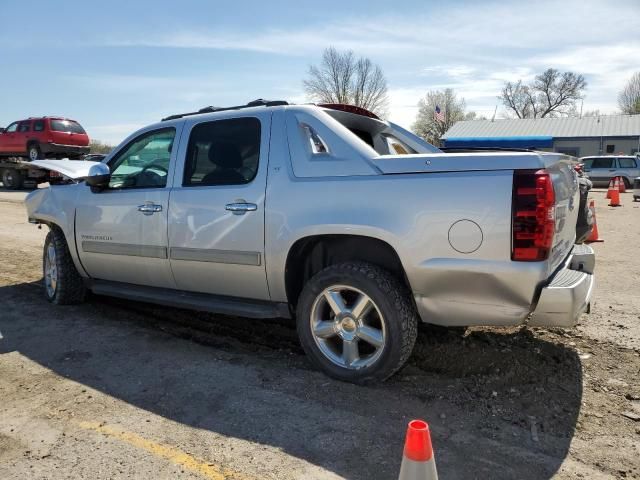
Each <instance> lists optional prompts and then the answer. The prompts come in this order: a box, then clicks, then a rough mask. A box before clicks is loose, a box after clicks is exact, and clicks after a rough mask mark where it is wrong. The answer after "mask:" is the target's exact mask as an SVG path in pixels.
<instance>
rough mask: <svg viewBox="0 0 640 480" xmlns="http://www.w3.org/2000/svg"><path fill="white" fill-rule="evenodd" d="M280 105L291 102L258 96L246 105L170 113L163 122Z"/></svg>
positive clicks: (211, 107) (210, 107)
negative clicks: (206, 114)
mask: <svg viewBox="0 0 640 480" xmlns="http://www.w3.org/2000/svg"><path fill="white" fill-rule="evenodd" d="M279 105H289V102H286V101H285V100H264V99H262V98H258V99H257V100H253V101H252V102H249V103H247V104H246V105H236V106H234V107H214V106H209V107H203V108H201V109H200V110H198V111H197V112H187V113H177V114H175V115H169V116H168V117H165V118H163V119H162V121H163V122H166V121H167V120H175V119H177V118H182V117H189V116H191V115H200V114H201V113H213V112H224V111H226V110H241V109H243V108H251V107H277V106H279Z"/></svg>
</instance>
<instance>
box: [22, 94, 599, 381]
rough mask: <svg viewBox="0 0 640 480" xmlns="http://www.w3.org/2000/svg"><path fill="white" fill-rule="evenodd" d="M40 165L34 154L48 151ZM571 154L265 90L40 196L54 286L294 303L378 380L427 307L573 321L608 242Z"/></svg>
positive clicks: (164, 125)
mask: <svg viewBox="0 0 640 480" xmlns="http://www.w3.org/2000/svg"><path fill="white" fill-rule="evenodd" d="M34 163H36V162H34ZM574 163H575V162H574V161H573V160H572V158H570V157H567V156H565V155H561V154H556V153H542V152H481V153H444V152H442V151H440V150H438V149H437V148H435V147H433V146H432V145H430V144H428V143H426V142H425V141H423V140H422V139H420V138H419V137H417V136H415V135H414V134H412V133H410V132H408V131H406V130H404V129H402V128H401V127H399V126H397V125H394V124H393V123H391V122H386V121H382V120H380V119H378V118H377V117H375V115H373V114H371V113H369V112H367V111H365V110H362V109H358V108H355V107H349V106H344V105H289V104H286V102H266V101H256V102H252V103H251V104H249V105H247V106H243V107H233V108H227V109H220V108H213V107H209V108H205V109H203V110H201V111H199V112H194V113H187V114H182V115H174V116H171V117H168V118H166V119H164V120H163V121H161V122H160V123H156V124H154V125H150V126H148V127H146V128H143V129H142V130H140V131H138V132H136V133H134V134H133V135H131V136H130V137H129V138H127V139H126V140H125V141H124V142H123V143H122V144H121V145H120V146H119V147H118V148H116V149H115V150H114V151H113V152H112V153H111V154H110V155H109V156H107V158H105V159H104V161H103V162H102V163H95V162H77V161H76V162H74V161H60V160H51V161H48V160H40V161H37V165H38V166H39V167H40V168H44V169H49V170H55V171H57V172H59V173H61V174H62V175H64V178H66V179H68V181H66V182H63V183H62V184H59V185H52V186H50V187H49V188H46V189H39V190H36V191H33V192H32V193H30V194H29V196H28V197H27V200H26V205H27V209H28V215H29V219H30V221H31V222H33V223H41V224H46V225H48V226H49V227H50V232H49V234H48V236H47V239H46V242H45V245H44V256H43V268H44V278H45V286H46V288H45V293H46V296H47V298H48V299H49V301H51V302H52V303H55V304H69V303H76V302H80V301H82V300H83V299H84V298H85V292H86V291H87V289H89V290H92V291H93V292H95V293H97V294H103V295H111V296H116V297H120V298H123V299H128V300H136V301H145V302H154V303H159V304H165V305H171V306H177V307H183V308H192V309H197V310H202V311H210V312H216V313H222V314H228V315H240V316H246V317H255V318H267V317H291V318H295V319H296V322H297V328H298V333H299V337H300V341H301V343H302V346H303V347H304V349H305V351H306V352H307V354H308V356H309V358H310V359H311V360H312V361H313V363H314V364H315V365H317V366H318V367H319V368H320V369H322V370H323V371H325V372H326V373H327V374H329V375H331V376H333V377H335V378H338V379H342V380H346V381H352V382H360V383H361V382H366V381H371V380H381V379H385V378H387V377H389V376H390V375H392V374H393V373H394V372H395V371H396V370H398V369H399V368H400V367H401V366H402V365H403V364H404V363H405V362H406V360H407V358H408V357H409V355H410V353H411V350H412V348H413V345H414V342H415V339H416V335H417V326H418V322H420V321H423V322H428V323H432V324H438V325H445V326H468V325H498V326H506V325H521V324H529V325H546V326H561V327H569V326H572V325H573V324H574V323H575V321H576V319H577V318H578V316H579V315H580V314H581V313H582V312H584V311H585V310H586V309H587V308H588V305H589V301H590V297H591V293H592V289H593V279H594V276H593V269H594V263H595V258H594V254H593V251H592V250H591V249H590V248H589V247H587V246H582V245H574V240H575V236H576V231H575V227H576V218H577V214H578V204H579V190H578V182H577V177H576V172H575V171H574V168H573V167H574Z"/></svg>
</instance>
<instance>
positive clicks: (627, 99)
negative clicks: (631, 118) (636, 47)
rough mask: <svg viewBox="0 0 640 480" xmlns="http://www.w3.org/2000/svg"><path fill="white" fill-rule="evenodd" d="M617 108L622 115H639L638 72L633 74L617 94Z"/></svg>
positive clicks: (639, 92) (639, 81)
mask: <svg viewBox="0 0 640 480" xmlns="http://www.w3.org/2000/svg"><path fill="white" fill-rule="evenodd" d="M618 106H619V107H620V110H622V113H627V114H630V115H633V114H636V113H640V72H636V73H634V74H633V75H632V76H631V78H630V79H629V81H628V82H627V84H626V85H625V87H624V88H623V89H622V90H621V91H620V93H619V94H618Z"/></svg>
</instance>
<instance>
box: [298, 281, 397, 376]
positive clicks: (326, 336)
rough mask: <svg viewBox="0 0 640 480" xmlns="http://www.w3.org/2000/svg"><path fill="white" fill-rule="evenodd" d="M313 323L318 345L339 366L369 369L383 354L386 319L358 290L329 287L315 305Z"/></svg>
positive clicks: (365, 295)
mask: <svg viewBox="0 0 640 480" xmlns="http://www.w3.org/2000/svg"><path fill="white" fill-rule="evenodd" d="M310 321H311V333H312V335H313V339H314V340H315V342H316V345H318V348H319V349H320V351H321V352H322V354H323V355H324V356H325V357H327V358H328V359H329V360H330V361H331V362H333V363H335V364H336V365H338V366H340V367H343V368H348V369H351V370H357V369H359V368H364V367H368V366H369V365H372V364H374V363H375V362H376V361H377V360H378V359H379V358H380V355H382V352H383V350H384V346H385V340H386V328H385V319H384V317H383V316H382V314H381V313H380V310H379V309H378V307H377V306H376V304H375V303H374V302H373V300H372V299H371V298H370V297H369V296H368V295H367V294H365V293H364V292H362V291H361V290H358V289H357V288H354V287H348V286H345V285H333V286H330V287H328V288H326V289H325V290H324V291H323V292H322V293H320V295H318V297H317V298H316V300H315V301H314V303H313V307H312V308H311V318H310Z"/></svg>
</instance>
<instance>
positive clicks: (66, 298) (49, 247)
mask: <svg viewBox="0 0 640 480" xmlns="http://www.w3.org/2000/svg"><path fill="white" fill-rule="evenodd" d="M42 273H43V276H44V287H45V295H46V297H47V300H49V301H50V302H51V303H55V304H58V305H70V304H74V303H80V302H82V301H83V300H84V297H85V294H86V289H85V286H84V282H83V280H82V277H81V276H80V274H79V273H78V270H76V266H75V265H74V263H73V259H72V258H71V254H70V253H69V247H68V246H67V241H66V240H65V238H64V234H63V233H62V230H60V229H59V228H57V227H52V228H51V230H50V231H49V234H48V235H47V238H46V239H45V241H44V251H43V255H42Z"/></svg>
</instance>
